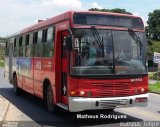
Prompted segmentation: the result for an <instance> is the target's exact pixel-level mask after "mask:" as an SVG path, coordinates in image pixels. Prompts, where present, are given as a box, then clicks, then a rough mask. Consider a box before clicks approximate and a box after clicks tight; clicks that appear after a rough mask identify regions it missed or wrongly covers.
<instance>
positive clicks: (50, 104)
mask: <svg viewBox="0 0 160 127" xmlns="http://www.w3.org/2000/svg"><path fill="white" fill-rule="evenodd" d="M46 105H47V109H48V111H49V112H51V113H55V112H56V106H55V104H54V103H53V90H52V87H51V85H49V86H48V87H47V91H46Z"/></svg>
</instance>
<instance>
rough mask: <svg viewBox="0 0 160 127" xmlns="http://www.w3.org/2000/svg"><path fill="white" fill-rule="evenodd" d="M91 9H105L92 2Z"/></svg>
mask: <svg viewBox="0 0 160 127" xmlns="http://www.w3.org/2000/svg"><path fill="white" fill-rule="evenodd" d="M90 7H91V8H98V9H103V7H101V6H100V5H98V3H97V2H92V3H91V4H90Z"/></svg>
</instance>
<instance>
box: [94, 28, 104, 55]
mask: <svg viewBox="0 0 160 127" xmlns="http://www.w3.org/2000/svg"><path fill="white" fill-rule="evenodd" d="M91 31H92V34H93V36H94V38H95V39H96V42H97V44H98V46H99V47H100V48H101V50H102V56H103V57H104V44H103V37H102V38H101V37H100V35H99V33H98V31H97V29H96V27H95V26H91Z"/></svg>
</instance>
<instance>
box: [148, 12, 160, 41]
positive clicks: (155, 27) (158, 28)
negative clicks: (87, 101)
mask: <svg viewBox="0 0 160 127" xmlns="http://www.w3.org/2000/svg"><path fill="white" fill-rule="evenodd" d="M148 16H149V18H148V21H147V23H148V25H149V26H148V35H149V37H150V38H152V39H154V40H160V9H156V10H154V11H153V12H150V13H149V15H148Z"/></svg>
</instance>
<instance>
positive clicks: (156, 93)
mask: <svg viewBox="0 0 160 127" xmlns="http://www.w3.org/2000/svg"><path fill="white" fill-rule="evenodd" d="M149 93H155V94H159V95H160V93H159V92H149Z"/></svg>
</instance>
